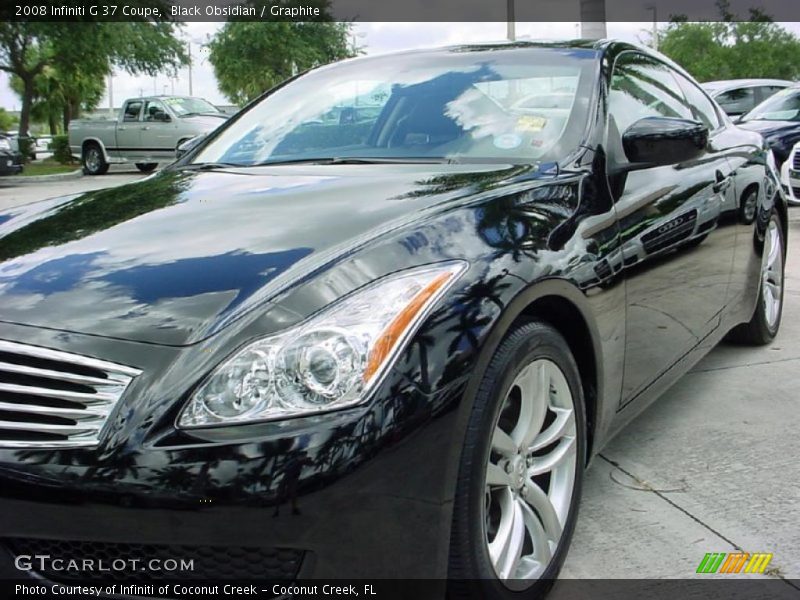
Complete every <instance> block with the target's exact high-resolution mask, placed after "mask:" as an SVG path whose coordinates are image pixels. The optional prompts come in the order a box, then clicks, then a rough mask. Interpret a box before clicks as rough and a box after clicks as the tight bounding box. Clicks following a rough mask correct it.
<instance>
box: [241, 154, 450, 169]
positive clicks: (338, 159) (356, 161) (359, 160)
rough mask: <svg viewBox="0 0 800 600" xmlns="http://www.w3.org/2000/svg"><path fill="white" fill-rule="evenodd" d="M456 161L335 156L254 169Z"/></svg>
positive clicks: (270, 163) (272, 162)
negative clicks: (303, 165)
mask: <svg viewBox="0 0 800 600" xmlns="http://www.w3.org/2000/svg"><path fill="white" fill-rule="evenodd" d="M457 162H458V161H457V160H455V159H452V158H430V157H399V156H398V157H367V156H364V157H361V156H335V157H332V158H292V159H288V160H265V161H264V162H260V163H256V164H254V165H252V166H254V167H266V166H274V165H302V164H306V165H382V164H401V165H402V164H408V165H413V164H431V165H438V164H455V163H457Z"/></svg>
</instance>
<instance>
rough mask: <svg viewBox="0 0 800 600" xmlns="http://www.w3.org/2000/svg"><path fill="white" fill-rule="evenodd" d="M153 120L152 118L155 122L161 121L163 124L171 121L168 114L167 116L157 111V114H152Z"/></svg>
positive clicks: (161, 111)
mask: <svg viewBox="0 0 800 600" xmlns="http://www.w3.org/2000/svg"><path fill="white" fill-rule="evenodd" d="M153 118H154V119H155V120H156V121H163V122H164V123H167V122H169V121H171V120H172V119H171V118H170V116H169V114H168V113H166V112H164V111H163V110H160V111H158V112H157V113H154V114H153Z"/></svg>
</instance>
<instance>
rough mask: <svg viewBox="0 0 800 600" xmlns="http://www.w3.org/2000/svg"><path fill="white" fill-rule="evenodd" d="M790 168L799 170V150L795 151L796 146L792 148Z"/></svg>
mask: <svg viewBox="0 0 800 600" xmlns="http://www.w3.org/2000/svg"><path fill="white" fill-rule="evenodd" d="M792 168H793V169H794V170H795V171H800V152H798V151H797V148H794V149H792Z"/></svg>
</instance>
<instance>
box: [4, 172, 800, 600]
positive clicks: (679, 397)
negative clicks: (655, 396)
mask: <svg viewBox="0 0 800 600" xmlns="http://www.w3.org/2000/svg"><path fill="white" fill-rule="evenodd" d="M143 177H144V175H142V174H140V173H138V172H136V171H122V172H119V171H117V172H112V173H110V174H108V175H104V176H100V177H82V178H80V179H78V180H73V181H64V182H58V183H50V184H27V185H24V186H17V187H9V186H4V185H3V184H2V179H1V178H0V210H2V209H3V208H7V207H10V206H13V205H17V204H23V203H26V202H32V201H35V200H41V199H44V198H49V197H53V196H57V195H62V194H72V193H76V192H80V191H83V190H89V189H98V188H101V187H105V186H116V185H122V184H124V183H128V182H131V181H135V180H137V179H141V178H143ZM790 221H791V223H790V232H789V239H790V244H789V252H788V257H787V264H786V291H785V306H784V313H783V323H782V327H781V332H780V334H779V335H778V337H777V338H776V340H775V341H774V343H773V344H771V345H770V346H767V347H763V348H748V347H741V346H734V345H728V344H722V345H720V346H719V347H717V348H716V349H715V350H713V351H712V352H711V353H710V354H709V355H708V356H707V357H706V358H705V359H703V360H702V361H701V362H700V363H699V364H698V365H697V366H696V367H695V368H694V369H693V370H692V371H691V372H690V373H688V374H687V375H685V376H684V377H683V378H682V379H681V380H680V381H679V382H678V383H677V384H676V385H675V386H674V387H673V388H672V389H671V390H670V391H668V392H667V393H666V394H665V395H664V396H663V397H662V398H660V399H659V400H658V401H657V402H656V403H655V404H653V405H652V406H650V407H649V408H648V409H647V410H646V411H645V412H644V413H643V414H642V415H641V416H639V417H638V418H637V419H636V420H635V421H633V422H632V423H631V424H629V425H628V427H626V428H625V429H624V430H623V431H622V432H621V433H620V434H619V435H618V436H617V437H616V438H615V439H614V440H613V441H612V442H611V443H610V444H609V445H608V446H607V447H606V448H605V449H604V450H603V451H602V453H601V454H600V456H599V457H597V458H596V459H595V461H594V462H593V464H592V465H591V467H590V468H589V470H588V471H587V473H586V482H585V487H584V495H583V501H582V503H581V508H580V519H579V521H578V525H577V530H576V533H575V537H574V540H573V543H572V547H571V550H570V553H569V556H568V557H567V562H566V565H565V567H564V570H563V572H562V577H563V578H602V579H632V578H690V577H695V576H696V575H695V571H696V569H697V566H698V564H699V563H700V561H701V560H702V558H703V556H704V555H705V553H707V552H736V551H745V552H771V553H773V555H774V557H773V559H772V562H771V563H770V565H769V569H768V572H767V576H768V577H772V578H783V579H787V580H789V579H794V580H797V579H800V534H798V532H800V528H799V527H798V523H800V484H798V481H800V460H798V457H800V436H798V434H797V417H798V414H799V413H800V410H799V409H800V393H798V390H800V209H794V210H792V211H791V212H790ZM702 577H709V576H708V575H703V576H702ZM713 577H725V576H724V575H716V576H713ZM759 577H763V576H759ZM787 585H789V584H787ZM558 590H559V587H558V585H557V586H556V589H555V594H554V598H559V592H558Z"/></svg>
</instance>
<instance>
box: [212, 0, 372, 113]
mask: <svg viewBox="0 0 800 600" xmlns="http://www.w3.org/2000/svg"><path fill="white" fill-rule="evenodd" d="M262 4H267V6H268V7H267V9H266V10H267V11H269V5H272V4H281V5H283V6H286V5H287V3H286V2H280V1H279V0H267V1H266V2H258V3H255V4H253V3H251V5H255V6H256V10H257V11H259V13H260V10H261V9H260V7H261V6H262ZM308 4H309V3H308V2H304V3H303V5H304V6H306V5H308ZM311 4H312V5H314V6H318V7H319V8H321V13H322V14H324V15H326V16H325V17H324V19H325V20H319V21H307V22H291V21H278V22H270V23H263V22H244V21H229V22H227V23H226V24H225V25H224V26H223V27H222V29H220V30H219V31H218V32H217V34H216V35H215V36H214V38H213V39H212V40H211V42H210V43H209V44H208V47H209V50H210V54H209V59H210V60H211V64H212V65H213V66H214V74H215V75H216V77H217V81H218V83H219V88H220V90H221V91H222V93H224V94H225V95H226V96H227V97H228V98H229V99H230V100H231V102H234V103H235V104H239V105H241V104H244V103H246V102H248V101H249V100H252V99H253V98H255V97H256V96H258V95H259V94H261V93H262V92H264V91H266V90H268V89H270V88H272V87H274V86H276V85H277V84H279V83H281V82H282V81H284V80H285V79H288V78H289V77H291V76H292V75H294V74H296V73H298V72H301V71H305V70H307V69H310V68H312V67H315V66H318V65H323V64H326V63H330V62H334V61H337V60H341V59H343V58H349V57H351V56H355V55H356V54H357V53H358V50H357V49H356V48H354V47H353V45H352V44H351V43H350V39H349V37H350V24H349V23H334V22H331V21H330V18H329V17H328V16H327V15H328V12H327V6H328V3H327V1H326V0H317V1H316V2H312V3H311Z"/></svg>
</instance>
